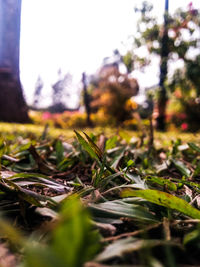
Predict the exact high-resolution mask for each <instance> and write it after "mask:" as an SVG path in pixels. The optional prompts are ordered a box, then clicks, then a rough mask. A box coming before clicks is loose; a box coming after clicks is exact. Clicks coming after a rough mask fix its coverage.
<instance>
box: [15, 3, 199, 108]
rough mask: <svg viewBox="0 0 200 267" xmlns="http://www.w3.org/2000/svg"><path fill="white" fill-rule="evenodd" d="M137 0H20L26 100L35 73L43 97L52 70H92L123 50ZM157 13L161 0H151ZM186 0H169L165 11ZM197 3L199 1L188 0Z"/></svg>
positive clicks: (52, 76) (54, 72) (52, 80)
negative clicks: (38, 78)
mask: <svg viewBox="0 0 200 267" xmlns="http://www.w3.org/2000/svg"><path fill="white" fill-rule="evenodd" d="M141 2H142V1H140V0H23V1H22V24H21V56H20V58H21V60H20V61H21V62H20V68H21V81H22V84H23V87H24V91H25V96H26V98H27V101H28V102H29V103H31V102H32V94H33V91H34V88H35V83H36V80H37V77H38V75H40V76H41V77H42V79H43V81H44V84H45V87H44V91H45V92H46V97H48V95H49V94H50V86H51V84H53V83H55V82H56V81H57V79H58V75H57V71H58V69H59V68H61V69H62V72H63V73H66V72H68V71H70V73H71V74H72V75H73V76H74V78H75V80H80V78H81V73H82V72H83V71H86V72H87V73H90V74H91V73H94V72H95V70H96V69H97V68H98V67H99V65H100V64H101V62H102V59H103V58H104V57H106V56H111V55H112V51H113V50H114V49H116V48H118V49H120V51H122V50H123V49H125V47H124V45H123V44H122V43H126V42H127V39H128V36H130V35H132V34H134V32H135V31H136V21H137V16H136V15H135V13H134V7H135V6H136V4H138V3H141ZM150 2H152V3H153V4H154V10H155V11H154V12H155V14H157V15H158V16H159V18H162V15H163V11H164V2H165V1H164V0H151V1H150ZM189 2H191V1H189V0H169V7H170V9H169V12H171V13H173V12H174V10H175V9H176V8H178V7H180V6H182V7H186V6H187V5H188V3H189ZM192 2H193V5H194V6H195V7H199V0H193V1H192Z"/></svg>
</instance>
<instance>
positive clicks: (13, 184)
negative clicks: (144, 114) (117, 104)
mask: <svg viewBox="0 0 200 267" xmlns="http://www.w3.org/2000/svg"><path fill="white" fill-rule="evenodd" d="M0 133H1V138H0V200H1V201H0V214H1V216H0V245H1V246H3V247H5V248H6V249H7V250H8V253H7V255H8V256H9V255H12V256H13V257H14V258H15V260H16V262H18V263H19V264H20V266H24V267H32V266H33V267H35V266H39V267H40V266H41V267H53V266H55V265H56V266H59V267H64V266H70V267H81V266H98V265H97V264H100V266H104V264H105V265H106V266H115V267H116V266H169V267H173V266H181V265H183V264H187V265H191V266H192V265H194V266H199V264H200V261H199V253H200V198H199V194H200V138H199V137H200V136H199V134H196V135H194V134H190V133H180V132H167V133H155V137H154V145H153V146H152V145H151V144H150V143H149V136H148V134H147V136H146V137H145V138H144V140H143V141H144V142H142V140H141V133H140V132H133V131H128V130H124V129H111V128H95V129H84V132H82V131H80V130H77V131H76V132H74V131H72V130H70V129H66V130H64V129H55V128H51V127H50V128H49V129H48V131H47V132H46V131H44V127H41V126H35V125H20V124H8V123H1V124H0ZM5 257H7V256H5ZM6 259H7V258H6ZM89 262H90V263H89ZM84 264H86V265H84ZM101 264H102V265H101ZM0 265H1V260H0ZM14 266H17V264H15V265H13V267H14Z"/></svg>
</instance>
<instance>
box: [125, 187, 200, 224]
mask: <svg viewBox="0 0 200 267" xmlns="http://www.w3.org/2000/svg"><path fill="white" fill-rule="evenodd" d="M132 196H134V197H141V198H144V199H146V200H148V201H149V202H152V203H155V204H157V205H160V206H164V207H166V208H170V209H174V210H177V211H179V212H181V213H183V214H185V215H187V216H189V217H191V218H194V219H200V211H199V210H197V209H195V208H194V207H192V206H191V205H190V204H188V203H187V202H186V201H185V200H183V199H181V198H178V197H176V196H173V195H171V194H168V193H165V192H161V191H158V190H152V189H147V190H124V191H123V192H122V197H132Z"/></svg>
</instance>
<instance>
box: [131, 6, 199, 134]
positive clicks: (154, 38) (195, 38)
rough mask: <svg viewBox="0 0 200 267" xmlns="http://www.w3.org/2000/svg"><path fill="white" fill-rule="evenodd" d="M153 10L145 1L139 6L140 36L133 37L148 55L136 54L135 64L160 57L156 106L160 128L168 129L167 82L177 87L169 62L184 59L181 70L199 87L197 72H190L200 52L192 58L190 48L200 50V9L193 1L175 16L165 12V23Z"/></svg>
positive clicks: (171, 89) (135, 42)
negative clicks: (193, 4) (159, 19)
mask: <svg viewBox="0 0 200 267" xmlns="http://www.w3.org/2000/svg"><path fill="white" fill-rule="evenodd" d="M167 4H168V1H166V11H167V9H168V6H167ZM152 9H153V6H152V5H151V4H149V3H148V2H146V1H145V2H143V4H142V7H141V8H136V11H137V12H138V11H139V12H140V14H141V17H140V20H139V21H138V36H137V38H135V40H134V45H135V47H134V48H136V47H137V48H139V47H146V48H147V49H148V52H149V54H148V55H146V56H145V58H139V57H136V56H135V57H134V59H135V64H138V62H139V63H140V64H141V65H145V64H149V63H150V61H151V58H152V57H153V56H160V59H161V71H160V84H159V86H160V90H159V92H158V93H159V94H158V95H159V97H158V104H157V105H158V111H159V115H158V128H159V129H161V130H163V129H164V128H165V111H166V104H167V97H168V96H167V92H166V87H167V85H168V89H169V91H173V90H174V87H173V86H172V85H171V83H174V82H175V81H176V82H177V73H176V74H175V76H174V77H172V80H171V81H169V80H168V77H167V65H168V64H169V62H176V61H178V60H182V62H183V65H184V68H182V70H181V71H179V72H182V74H183V75H184V78H185V79H186V78H187V79H189V80H190V84H191V83H193V86H196V90H197V88H199V86H200V84H198V85H197V82H195V81H196V80H197V79H196V78H194V77H196V75H192V74H191V73H193V72H194V65H195V66H197V65H198V62H197V61H198V55H199V51H198V53H197V56H195V57H193V58H192V57H191V54H192V53H191V50H192V51H196V50H198V46H199V35H198V34H197V33H198V31H199V29H200V28H199V26H200V16H199V12H198V10H196V9H194V8H193V7H192V4H190V5H189V6H188V9H187V10H184V9H178V10H177V11H176V12H175V14H173V16H171V15H169V14H167V13H165V19H164V25H159V24H158V22H157V19H156V18H155V17H153V16H152V14H151V11H152ZM193 54H194V53H193ZM197 69H198V68H196V71H197ZM183 70H184V71H183ZM183 75H182V77H181V79H182V78H183ZM179 77H180V76H179ZM179 81H180V79H179ZM179 84H180V83H179ZM176 85H177V83H176ZM190 88H191V87H190ZM187 90H188V87H187ZM197 95H198V93H197Z"/></svg>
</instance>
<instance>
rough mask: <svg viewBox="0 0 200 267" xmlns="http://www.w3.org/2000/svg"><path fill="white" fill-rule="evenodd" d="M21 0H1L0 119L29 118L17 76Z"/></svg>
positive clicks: (21, 120) (27, 119)
mask: <svg viewBox="0 0 200 267" xmlns="http://www.w3.org/2000/svg"><path fill="white" fill-rule="evenodd" d="M20 21H21V0H0V120H1V121H8V122H22V123H23V122H28V121H29V118H28V113H27V106H26V103H25V100H24V96H23V93H22V87H21V83H20V78H19V48H20Z"/></svg>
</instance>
